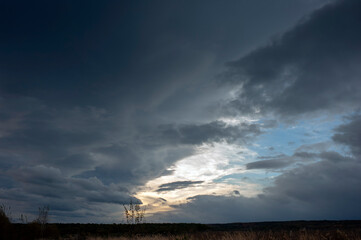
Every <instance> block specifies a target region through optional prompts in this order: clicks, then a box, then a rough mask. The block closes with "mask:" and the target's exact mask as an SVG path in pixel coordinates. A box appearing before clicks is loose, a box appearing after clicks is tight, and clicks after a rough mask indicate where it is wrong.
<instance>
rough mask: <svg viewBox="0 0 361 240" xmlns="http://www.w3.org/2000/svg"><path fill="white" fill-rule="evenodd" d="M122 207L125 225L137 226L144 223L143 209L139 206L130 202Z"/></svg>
mask: <svg viewBox="0 0 361 240" xmlns="http://www.w3.org/2000/svg"><path fill="white" fill-rule="evenodd" d="M127 206H128V207H127ZM123 207H124V215H125V219H126V221H127V224H139V223H143V222H144V215H145V210H146V208H145V207H143V208H142V207H141V206H140V204H138V203H133V200H130V202H129V204H127V205H125V204H123Z"/></svg>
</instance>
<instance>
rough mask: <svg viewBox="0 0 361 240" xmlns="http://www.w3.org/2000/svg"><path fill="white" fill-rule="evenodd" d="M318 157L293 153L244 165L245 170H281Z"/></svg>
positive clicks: (307, 153) (316, 155)
mask: <svg viewBox="0 0 361 240" xmlns="http://www.w3.org/2000/svg"><path fill="white" fill-rule="evenodd" d="M317 157H319V155H318V154H315V153H309V152H295V153H294V154H293V155H291V156H287V155H283V154H281V155H277V156H261V157H260V158H261V159H265V160H261V161H255V162H250V163H247V164H246V169H248V170H251V169H281V168H285V167H288V166H291V165H292V164H295V163H298V162H307V161H311V160H314V159H315V158H317Z"/></svg>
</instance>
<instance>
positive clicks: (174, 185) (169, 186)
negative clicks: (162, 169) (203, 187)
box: [157, 181, 203, 192]
mask: <svg viewBox="0 0 361 240" xmlns="http://www.w3.org/2000/svg"><path fill="white" fill-rule="evenodd" d="M200 183H203V181H178V182H171V183H165V184H162V185H160V186H159V188H158V190H157V192H165V191H173V190H176V189H182V188H187V187H191V186H193V185H197V184H200Z"/></svg>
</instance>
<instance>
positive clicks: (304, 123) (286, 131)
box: [250, 115, 342, 156]
mask: <svg viewBox="0 0 361 240" xmlns="http://www.w3.org/2000/svg"><path fill="white" fill-rule="evenodd" d="M341 123H342V116H341V115H335V116H333V117H330V116H324V117H318V118H312V119H308V120H301V121H298V122H296V123H294V124H292V125H290V124H283V123H280V124H279V125H278V126H276V127H275V128H271V129H269V130H268V131H267V132H266V133H264V134H263V135H261V136H260V137H259V139H258V140H257V141H256V142H255V143H254V144H253V145H252V146H250V149H251V150H252V151H255V152H257V153H258V155H259V156H270V155H278V154H285V155H292V154H293V153H294V151H295V150H296V149H297V148H298V147H300V146H301V145H304V144H315V143H319V142H327V141H330V140H331V138H332V136H333V134H334V131H333V129H334V128H335V127H337V126H338V125H340V124H341Z"/></svg>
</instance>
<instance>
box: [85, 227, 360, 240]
mask: <svg viewBox="0 0 361 240" xmlns="http://www.w3.org/2000/svg"><path fill="white" fill-rule="evenodd" d="M87 239H88V240H105V239H107V240H131V239H132V240H267V239H271V240H319V239H322V240H323V239H327V240H343V239H345V240H346V239H347V240H356V239H357V240H359V239H361V235H360V231H355V230H344V231H341V230H337V229H336V230H330V231H318V230H314V231H307V230H299V231H258V232H256V231H242V232H204V233H194V234H184V235H170V236H163V235H152V236H132V237H113V238H112V237H110V238H99V237H90V238H87Z"/></svg>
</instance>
